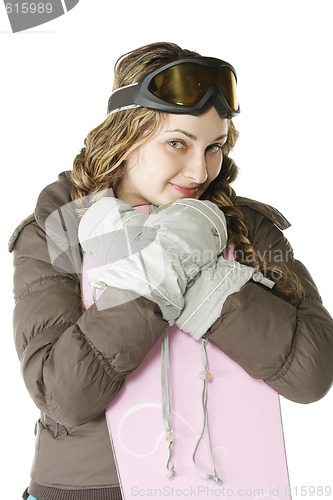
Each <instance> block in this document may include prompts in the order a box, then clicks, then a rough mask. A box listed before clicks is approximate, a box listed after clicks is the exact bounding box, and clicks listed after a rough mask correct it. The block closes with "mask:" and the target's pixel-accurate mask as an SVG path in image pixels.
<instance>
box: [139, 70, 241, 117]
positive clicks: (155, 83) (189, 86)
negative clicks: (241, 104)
mask: <svg viewBox="0 0 333 500" xmlns="http://www.w3.org/2000/svg"><path fill="white" fill-rule="evenodd" d="M212 85H215V87H216V88H217V89H218V91H219V92H220V93H221V95H222V96H223V97H224V99H225V101H226V103H227V104H228V106H229V107H230V108H231V109H232V110H234V111H236V110H237V109H238V100H237V92H236V78H235V75H234V73H233V72H232V71H231V70H230V69H229V68H228V67H225V66H219V67H215V68H210V67H204V66H199V65H198V64H192V63H188V64H179V65H177V66H173V67H171V68H167V69H166V70H164V71H162V72H161V73H159V74H158V75H156V76H154V78H153V79H152V81H151V82H150V84H149V86H148V89H149V91H150V92H151V93H152V94H154V95H155V96H156V97H158V98H159V99H162V100H163V101H166V102H168V103H170V104H177V105H179V106H186V105H193V104H196V103H198V102H199V101H200V99H201V98H202V97H203V95H204V94H205V92H206V91H207V90H208V89H209V88H210V87H211V86H212Z"/></svg>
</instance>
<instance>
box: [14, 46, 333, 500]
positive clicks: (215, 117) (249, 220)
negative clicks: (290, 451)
mask: <svg viewBox="0 0 333 500" xmlns="http://www.w3.org/2000/svg"><path fill="white" fill-rule="evenodd" d="M184 59H188V64H186V61H183V60H184ZM184 83H185V84H184ZM198 83H200V86H198ZM235 85H236V80H235V74H234V69H233V68H232V67H231V66H230V65H229V64H227V63H223V62H221V61H219V60H216V59H211V58H208V59H207V58H201V57H200V56H199V55H198V54H196V53H193V52H190V51H187V50H182V49H180V48H179V47H178V46H177V45H175V44H168V43H157V44H151V45H148V46H145V47H142V48H140V49H137V50H134V51H133V52H131V53H129V54H127V55H125V56H124V57H123V58H121V59H120V60H119V61H118V62H117V64H116V67H115V82H114V90H116V89H120V88H122V89H121V90H119V91H116V92H114V93H113V94H112V96H111V98H110V100H109V109H108V112H109V113H108V116H107V118H106V119H105V120H104V122H103V123H102V124H101V125H100V126H98V127H97V128H95V129H94V130H92V131H91V132H90V133H89V134H88V136H87V138H86V140H85V148H83V149H82V150H81V152H80V154H79V155H78V156H77V157H76V158H75V161H74V167H73V170H72V171H71V172H64V173H62V174H60V176H59V179H58V181H57V182H55V183H54V184H52V185H50V186H48V187H46V188H45V189H44V190H43V191H42V193H41V194H40V196H39V199H38V202H37V206H36V209H35V212H34V214H33V215H32V216H30V217H28V218H27V219H26V220H25V221H24V222H23V223H22V224H21V225H20V226H19V227H18V228H17V230H16V231H15V233H14V235H13V237H12V240H11V250H12V251H13V253H14V263H15V267H16V271H15V289H14V291H15V297H16V307H15V315H14V320H15V338H16V346H17V351H18V355H19V357H20V360H21V363H22V371H23V375H24V379H25V383H26V385H27V388H28V391H29V393H30V394H31V397H32V398H33V400H34V401H35V403H36V404H37V406H38V407H39V408H40V410H41V418H40V419H39V421H38V423H37V426H36V434H37V443H36V454H35V460H34V463H33V466H32V472H31V483H30V485H29V488H28V490H27V493H26V496H27V495H28V494H30V500H31V499H32V498H34V497H35V498H37V499H38V500H55V499H57V500H88V499H89V500H97V499H99V500H107V499H108V500H109V499H120V498H121V493H120V489H119V485H118V479H117V474H116V469H115V464H114V459H113V455H112V451H111V447H110V443H109V437H108V432H107V427H106V422H105V416H104V411H105V409H106V407H107V406H108V404H109V403H110V402H111V401H112V399H113V398H114V397H115V396H116V395H117V393H118V392H119V391H120V390H121V388H122V386H123V384H124V381H125V378H126V375H127V374H129V373H131V372H132V371H133V370H135V368H137V367H138V366H139V365H140V363H141V361H142V360H143V358H144V357H145V355H146V354H147V352H148V351H149V350H150V349H151V347H152V346H153V345H154V343H155V342H156V340H157V339H159V338H160V336H161V335H162V334H163V332H164V330H165V328H166V326H167V325H168V321H167V320H166V319H165V318H166V316H165V315H164V314H163V311H162V309H161V307H160V306H161V304H159V303H158V301H154V297H153V296H150V297H147V296H140V295H137V296H136V297H135V298H133V300H130V301H128V300H124V296H125V295H126V292H125V291H124V290H125V289H126V283H127V286H128V282H124V283H123V288H122V287H120V286H118V285H117V287H114V286H109V287H107V288H106V289H105V291H104V293H103V300H104V303H106V304H107V305H108V307H98V301H97V303H96V304H94V305H92V306H91V307H90V308H89V309H87V310H86V311H84V308H83V307H82V303H81V300H80V293H79V290H78V276H79V275H80V272H81V251H80V247H79V245H78V224H79V221H80V217H79V216H78V215H77V214H78V207H79V211H80V210H81V212H82V213H84V212H85V210H86V208H87V207H89V206H90V205H92V204H94V203H95V202H96V200H99V199H100V198H102V197H103V196H105V194H106V193H108V192H109V191H108V190H112V192H113V193H114V195H115V197H116V198H117V199H119V200H121V201H122V202H124V203H128V204H129V205H130V206H132V207H137V206H140V205H144V204H152V205H154V206H160V205H165V204H168V203H170V202H171V203H173V202H175V201H176V200H179V199H182V198H192V199H194V200H208V201H209V202H212V203H214V204H215V205H216V206H217V207H218V208H219V209H221V210H222V211H223V213H224V216H225V219H226V223H227V230H228V237H229V242H230V243H231V244H232V245H233V247H234V252H235V256H236V260H237V261H238V262H239V263H240V264H245V265H248V266H255V267H257V266H259V267H260V269H261V271H262V274H263V275H266V277H267V278H268V279H272V280H274V281H275V285H274V288H273V289H272V290H270V289H269V288H267V287H265V286H262V284H261V283H258V282H255V281H253V280H249V281H248V282H247V283H246V284H245V285H244V286H243V287H242V288H241V289H240V290H239V291H238V292H236V293H233V294H232V295H230V296H229V297H228V298H227V299H226V300H225V302H224V304H223V308H222V311H220V312H219V315H218V318H217V319H216V320H215V321H214V323H213V324H211V325H210V336H209V342H212V343H213V344H214V345H215V346H217V347H218V348H219V349H220V350H221V351H223V352H224V353H226V354H227V355H228V356H229V357H230V358H232V359H233V360H235V361H236V362H237V363H239V364H240V365H241V366H242V367H243V368H244V370H246V371H247V372H248V373H249V374H250V375H251V376H252V377H255V378H258V379H262V380H264V381H265V383H267V384H268V385H269V386H271V387H272V388H273V389H275V390H276V391H277V392H278V393H279V394H281V395H283V396H284V397H286V398H288V399H290V400H293V401H296V402H300V403H308V402H311V401H316V400H318V399H320V398H322V397H323V396H324V395H325V394H326V392H327V391H328V390H329V388H330V386H331V383H332V366H333V363H332V344H333V320H332V318H331V317H330V315H329V314H328V312H327V311H326V309H325V308H324V307H323V305H322V303H321V299H320V295H319V293H318V290H317V288H316V286H315V284H314V282H313V280H312V278H311V276H310V275H309V273H308V271H307V270H306V269H305V267H304V266H303V265H302V264H301V263H300V262H299V261H297V260H295V259H294V257H293V252H292V248H291V246H290V244H289V243H288V241H287V240H286V239H285V238H284V236H283V233H282V230H283V229H286V228H287V227H288V225H289V224H288V222H287V221H286V219H285V218H284V217H283V216H282V215H281V214H280V213H279V212H278V211H277V210H275V209H274V208H272V207H270V206H267V205H264V204H261V203H260V202H257V201H253V200H249V199H246V198H242V197H238V196H236V194H235V192H234V191H233V189H232V188H231V186H230V184H231V182H232V181H233V180H235V178H236V176H237V166H236V165H235V163H234V162H233V161H232V160H231V158H230V157H229V156H228V155H229V152H230V151H231V149H232V148H233V147H234V145H235V143H236V140H237V132H236V129H235V127H234V125H233V122H232V117H233V116H235V115H237V113H238V111H239V109H238V103H237V100H236V94H235ZM87 200H88V203H87ZM80 215H81V214H80ZM185 293H186V291H185ZM281 299H284V300H281ZM221 305H222V304H221ZM258 318H260V321H258ZM134 327H135V328H134ZM190 333H191V332H190Z"/></svg>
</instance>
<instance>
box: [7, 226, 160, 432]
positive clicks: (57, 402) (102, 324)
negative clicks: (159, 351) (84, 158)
mask: <svg viewBox="0 0 333 500" xmlns="http://www.w3.org/2000/svg"><path fill="white" fill-rule="evenodd" d="M18 233H19V234H16V236H15V244H13V245H12V247H13V256H14V269H15V272H14V295H15V309H14V334H15V343H16V349H17V353H18V356H19V359H20V361H21V365H22V373H23V377H24V381H25V384H26V386H27V389H28V391H29V393H30V395H31V397H32V399H33V400H34V402H35V403H36V405H37V406H38V407H39V408H40V409H41V410H42V411H43V412H45V413H46V414H47V415H49V416H50V417H51V418H53V419H54V420H56V421H57V422H58V423H60V424H62V425H64V426H65V427H72V426H74V425H80V424H83V423H85V422H87V421H89V420H92V419H93V418H95V417H96V416H97V415H99V414H100V413H102V412H103V411H104V410H105V408H106V407H107V405H108V404H109V403H110V401H111V400H112V399H113V398H114V397H115V395H116V394H117V393H118V391H119V390H120V389H121V387H122V386H123V384H124V380H125V376H126V375H127V374H129V373H130V372H132V371H133V370H134V369H135V368H136V367H137V366H138V365H139V364H140V363H141V361H142V359H143V358H144V356H145V355H146V353H147V352H148V351H149V350H150V348H151V347H152V346H153V344H154V343H155V341H156V340H157V339H158V338H159V337H160V335H161V334H162V332H163V331H164V330H165V328H166V326H167V323H166V322H165V321H164V320H163V319H162V316H161V312H160V310H159V308H158V306H157V305H156V304H154V303H153V302H151V301H149V300H147V299H145V298H144V297H138V296H137V295H135V296H133V293H132V292H130V291H127V290H119V289H117V288H113V287H109V288H108V289H107V290H105V292H104V293H103V295H102V296H101V297H100V299H99V301H103V304H101V305H100V307H98V306H99V301H98V302H97V303H96V304H95V305H93V306H91V307H90V308H89V309H88V310H87V311H85V312H84V313H83V314H82V313H81V309H80V299H79V297H78V295H77V294H76V281H77V276H76V275H74V274H67V273H61V272H59V271H56V270H55V269H54V268H53V267H52V265H51V263H50V258H49V252H48V248H47V243H46V236H45V233H44V231H43V230H42V229H41V228H40V227H39V226H38V224H36V222H35V221H34V219H33V218H30V219H28V220H27V221H26V223H25V225H24V227H23V228H21V229H20V231H19V232H18ZM110 304H112V306H113V307H112V306H111V307H110ZM117 304H118V305H117Z"/></svg>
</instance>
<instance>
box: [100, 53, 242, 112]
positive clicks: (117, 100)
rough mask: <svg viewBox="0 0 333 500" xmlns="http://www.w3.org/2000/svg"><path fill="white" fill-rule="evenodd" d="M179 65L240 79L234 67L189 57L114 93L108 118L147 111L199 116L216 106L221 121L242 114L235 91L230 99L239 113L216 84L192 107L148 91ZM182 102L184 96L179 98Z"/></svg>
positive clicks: (207, 59) (208, 59)
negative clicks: (129, 111) (219, 71)
mask: <svg viewBox="0 0 333 500" xmlns="http://www.w3.org/2000/svg"><path fill="white" fill-rule="evenodd" d="M180 64H191V65H193V64H195V65H200V66H203V67H208V68H219V67H222V68H226V69H227V70H229V71H230V72H231V73H232V78H234V80H235V86H236V83H237V75H236V71H235V69H234V68H233V67H232V66H231V64H229V63H227V62H225V61H222V60H220V59H216V58H213V57H189V58H186V59H180V60H178V61H174V62H172V63H169V64H166V65H165V66H162V67H161V68H159V69H157V70H155V71H153V72H151V73H149V74H148V75H146V76H145V77H143V78H142V79H141V80H139V82H137V83H133V84H130V85H126V86H124V87H120V88H119V89H117V90H115V91H114V92H113V93H112V94H111V96H110V98H109V101H108V115H110V114H113V113H115V112H117V111H122V110H124V109H130V108H136V107H146V108H150V109H156V110H158V111H162V112H163V111H164V112H166V113H178V114H192V115H200V114H201V113H202V112H203V111H204V110H205V109H207V108H208V107H209V106H211V105H213V106H214V107H215V108H216V110H217V111H218V113H219V115H220V117H221V118H231V117H233V116H236V115H238V114H239V112H240V109H239V105H238V102H237V99H236V95H235V89H231V93H232V94H233V95H229V101H235V102H236V103H237V109H233V108H232V107H231V106H230V105H229V104H228V102H227V99H226V98H225V96H224V95H223V93H222V92H221V90H219V88H218V86H217V84H216V83H212V84H210V85H209V86H207V89H206V90H205V91H204V92H203V93H202V97H201V98H200V99H199V100H198V101H197V102H195V103H193V104H183V103H182V104H177V103H172V102H168V101H166V100H165V99H161V98H160V97H158V96H157V95H155V94H154V93H153V92H152V91H151V90H149V87H150V86H151V84H152V83H153V82H154V78H155V77H156V76H158V75H160V74H161V73H162V72H164V71H166V70H168V69H169V68H174V67H176V66H178V65H180ZM180 100H181V96H180Z"/></svg>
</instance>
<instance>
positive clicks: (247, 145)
mask: <svg viewBox="0 0 333 500" xmlns="http://www.w3.org/2000/svg"><path fill="white" fill-rule="evenodd" d="M331 20H332V7H331V2H330V0H327V1H323V0H317V1H316V2H308V1H306V0H302V1H300V0H288V1H286V0H280V1H279V2H277V1H275V2H274V1H271V0H265V1H262V0H251V1H249V0H232V1H230V0H218V1H216V0H207V1H206V2H203V3H201V2H200V3H199V2H198V3H196V2H194V1H193V0H191V1H188V0H185V1H184V0H178V1H173V0H169V1H165V2H156V1H152V0H146V1H144V2H143V1H141V2H139V1H133V0H127V2H114V1H111V0H96V1H93V0H90V1H89V0H81V1H80V3H79V4H78V5H77V6H76V7H75V8H74V9H73V10H72V11H70V12H69V13H68V14H66V15H64V16H62V17H60V18H58V19H56V20H54V21H52V22H50V23H48V24H45V25H43V26H40V27H37V28H34V29H32V30H28V31H26V32H22V33H17V34H12V33H11V30H10V26H9V22H8V19H7V17H6V13H5V9H4V8H3V7H2V6H1V5H0V44H1V48H0V50H1V61H2V62H1V70H2V76H1V80H0V82H1V83H0V85H1V92H0V99H1V102H0V104H1V107H0V109H1V136H0V137H1V179H2V181H1V183H2V193H3V194H2V200H3V201H2V208H3V213H2V231H1V238H2V242H1V243H2V244H1V252H2V254H1V255H2V262H3V263H4V268H3V269H4V276H3V278H2V290H3V291H4V292H5V293H4V294H3V295H4V297H3V299H2V305H1V307H3V312H2V314H1V319H2V331H3V334H2V342H1V352H2V356H1V364H0V366H1V372H2V373H1V382H2V391H1V395H2V410H1V420H2V422H1V430H2V442H1V444H2V446H1V449H2V458H3V461H4V462H5V464H6V465H5V469H4V466H2V477H3V480H2V482H1V483H2V492H1V493H0V495H1V498H4V499H6V500H17V499H19V498H20V495H21V492H22V491H23V490H24V488H25V487H26V486H27V484H28V481H29V470H30V465H31V460H32V456H33V446H34V435H33V429H34V423H35V421H36V420H37V418H38V410H37V408H36V407H35V406H34V404H33V403H32V401H31V400H30V398H29V396H28V394H27V392H26V390H25V387H24V383H23V380H22V378H21V375H20V365H19V362H18V359H17V356H16V353H15V349H14V343H13V333H12V319H11V314H12V309H13V299H12V292H11V288H12V283H11V281H12V257H11V255H10V254H9V253H8V252H7V251H6V245H7V240H8V239H9V237H10V235H11V233H12V231H13V230H14V229H15V227H16V225H17V224H19V222H20V221H21V220H22V219H24V218H25V217H27V216H28V215H29V214H30V213H32V211H33V209H34V206H35V202H36V198H37V196H38V194H39V192H40V191H41V189H42V188H43V187H44V186H45V185H47V184H49V183H51V182H53V181H54V180H55V179H56V177H57V175H58V173H60V172H61V171H63V170H70V169H71V168H72V161H73V159H74V156H75V155H76V154H77V153H78V152H79V150H80V149H81V147H82V146H83V140H84V138H85V137H86V135H87V133H88V132H89V131H90V130H91V129H92V128H94V127H95V126H96V125H97V124H99V123H100V122H101V121H103V119H104V117H105V112H106V105H107V99H108V97H109V94H110V90H111V86H112V78H113V64H114V63H115V61H116V59H117V57H118V56H119V55H121V54H123V53H125V52H126V51H128V50H131V49H133V48H136V47H139V46H141V45H144V44H146V43H151V42H154V41H173V42H176V43H178V44H179V45H180V46H182V47H185V48H189V49H192V50H196V51H198V52H200V53H201V54H202V55H206V56H214V57H219V58H221V59H225V60H226V61H229V62H230V63H231V64H233V65H234V66H235V68H236V70H237V73H238V81H239V86H238V89H239V100H240V103H241V110H242V113H241V115H240V116H239V117H237V119H236V120H235V121H236V125H237V127H238V129H239V130H240V133H241V135H240V139H239V143H238V144H237V146H236V149H235V152H234V156H235V159H236V162H237V164H238V165H239V167H240V169H241V172H240V176H239V179H238V180H237V181H236V182H235V184H234V187H235V189H236V192H237V194H239V195H241V196H247V197H250V198H254V199H258V200H260V201H262V202H266V203H268V204H270V205H273V206H275V207H277V208H278V209H279V210H280V211H281V212H282V213H283V214H284V215H285V216H286V217H287V219H288V220H290V221H291V222H292V224H293V226H292V228H290V229H288V230H287V231H286V236H287V237H288V239H289V240H290V241H291V243H292V245H293V247H294V250H295V254H296V256H297V258H299V259H300V260H301V261H303V263H304V264H305V265H306V266H307V267H308V269H309V270H310V272H311V274H312V276H313V277H314V279H315V281H316V283H317V285H318V288H319V290H320V292H321V295H322V298H323V301H324V305H325V306H326V307H327V309H328V310H329V311H330V313H331V314H332V313H333V305H332V300H331V299H332V285H331V281H332V264H331V248H332V203H331V198H332V192H331V191H332V168H333V164H332V163H333V162H332V126H331V121H332V111H333V76H332V53H331V51H332V42H333V35H332V26H331ZM332 334H333V332H332ZM280 400H281V407H282V417H283V426H284V433H285V442H286V450H287V459H288V465H289V474H290V480H291V486H292V490H293V493H294V495H293V498H297V497H300V496H303V497H304V496H305V497H307V496H308V497H310V496H311V495H310V490H309V487H310V486H315V487H319V486H323V487H325V486H328V485H331V486H333V484H332V483H333V480H332V470H333V467H332V466H333V463H332V444H333V440H332V410H333V392H332V391H330V392H329V394H328V395H327V396H326V397H325V398H324V399H322V400H321V401H319V402H316V403H313V404H310V405H299V404H296V403H292V402H290V401H287V400H285V399H284V398H282V397H281V398H280ZM302 486H304V487H305V489H303V490H302V492H303V494H302V495H301V487H302ZM295 488H297V490H296V489H295ZM318 491H319V490H318ZM318 491H317V494H316V495H315V496H314V497H313V496H312V498H320V495H319V493H318ZM324 497H325V496H324ZM332 497H333V494H331V496H330V498H332ZM326 498H327V497H326Z"/></svg>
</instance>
